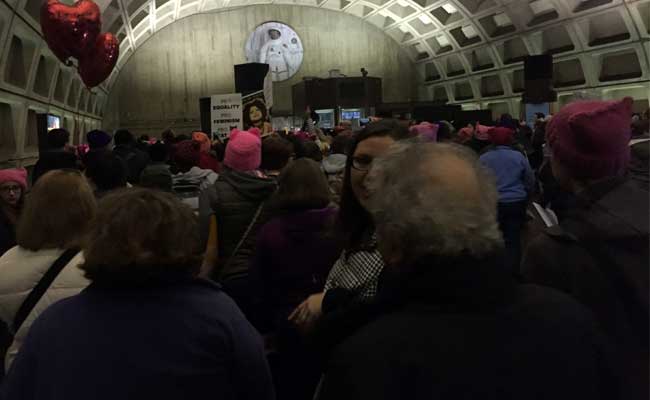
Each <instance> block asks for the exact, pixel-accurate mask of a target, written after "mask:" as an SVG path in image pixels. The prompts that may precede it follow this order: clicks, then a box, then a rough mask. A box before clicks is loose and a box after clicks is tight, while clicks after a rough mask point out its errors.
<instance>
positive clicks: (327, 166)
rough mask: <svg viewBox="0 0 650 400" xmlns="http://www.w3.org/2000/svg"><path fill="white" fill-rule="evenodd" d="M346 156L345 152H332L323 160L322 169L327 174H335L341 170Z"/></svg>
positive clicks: (346, 158)
mask: <svg viewBox="0 0 650 400" xmlns="http://www.w3.org/2000/svg"><path fill="white" fill-rule="evenodd" d="M347 160H348V157H347V156H346V155H345V154H332V155H331V156H328V157H326V158H325V159H324V160H323V170H324V171H325V173H326V174H327V175H336V174H340V173H342V172H343V170H344V169H345V163H346V162H347Z"/></svg>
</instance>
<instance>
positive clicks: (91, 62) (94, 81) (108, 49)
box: [79, 33, 120, 88]
mask: <svg viewBox="0 0 650 400" xmlns="http://www.w3.org/2000/svg"><path fill="white" fill-rule="evenodd" d="M119 56H120V43H119V42H118V40H117V38H116V37H115V36H114V35H113V34H112V33H102V34H101V35H99V36H97V40H96V41H95V46H94V47H92V48H91V49H89V50H88V51H87V52H86V53H85V54H83V55H82V56H81V58H80V59H79V75H81V80H83V82H84V84H85V85H86V87H88V88H91V87H94V86H97V85H99V84H100V83H102V82H104V80H106V78H108V76H109V75H110V74H111V71H113V68H114V67H115V63H116V62H117V58H118V57H119Z"/></svg>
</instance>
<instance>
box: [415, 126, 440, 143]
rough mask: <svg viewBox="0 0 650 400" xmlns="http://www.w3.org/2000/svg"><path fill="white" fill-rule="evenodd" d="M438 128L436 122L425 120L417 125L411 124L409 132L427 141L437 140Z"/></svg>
mask: <svg viewBox="0 0 650 400" xmlns="http://www.w3.org/2000/svg"><path fill="white" fill-rule="evenodd" d="M438 129H440V126H439V125H438V124H432V123H430V122H426V121H425V122H421V123H420V124H418V125H413V126H412V127H411V133H412V134H415V135H417V136H420V137H422V138H424V139H425V140H426V141H428V142H437V141H438Z"/></svg>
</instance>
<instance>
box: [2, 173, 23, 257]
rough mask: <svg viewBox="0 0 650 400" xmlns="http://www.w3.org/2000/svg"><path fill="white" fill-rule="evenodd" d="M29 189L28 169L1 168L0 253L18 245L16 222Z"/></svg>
mask: <svg viewBox="0 0 650 400" xmlns="http://www.w3.org/2000/svg"><path fill="white" fill-rule="evenodd" d="M26 189H27V171H25V170H24V169H22V168H20V169H3V170H0V255H2V254H4V253H5V252H6V251H7V250H9V249H10V248H12V247H14V246H15V245H16V224H17V223H18V216H19V215H20V210H21V209H22V207H23V199H24V197H25V191H26Z"/></svg>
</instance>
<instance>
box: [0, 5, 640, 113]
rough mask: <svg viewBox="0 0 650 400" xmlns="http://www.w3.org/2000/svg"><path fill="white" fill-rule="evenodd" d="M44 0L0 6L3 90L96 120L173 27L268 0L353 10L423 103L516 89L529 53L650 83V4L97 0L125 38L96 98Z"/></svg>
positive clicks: (577, 77) (567, 75) (570, 68)
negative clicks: (392, 49) (160, 34)
mask: <svg viewBox="0 0 650 400" xmlns="http://www.w3.org/2000/svg"><path fill="white" fill-rule="evenodd" d="M42 1H43V0H3V2H2V3H0V45H2V53H1V54H2V59H0V71H4V73H3V75H2V77H1V78H2V79H0V87H4V88H7V90H8V91H11V92H12V93H16V94H17V95H28V96H31V97H34V98H36V99H42V100H45V99H47V100H48V101H51V102H52V103H54V104H61V106H66V107H73V108H74V109H75V110H79V111H80V112H86V113H88V114H89V115H96V116H99V115H100V114H101V109H102V106H103V102H104V101H105V97H106V94H107V93H108V92H109V91H110V88H111V85H112V84H113V83H114V82H115V80H116V78H117V76H118V75H119V72H120V68H121V67H122V66H123V65H124V64H125V63H126V61H128V59H129V58H130V57H131V55H132V54H133V53H134V52H135V51H136V50H137V49H138V47H139V46H141V45H142V44H143V43H144V42H145V41H146V40H147V38H148V37H150V36H151V35H153V34H155V33H156V32H157V31H159V30H160V29H163V28H164V27H165V26H166V25H168V24H170V23H173V22H174V21H176V20H178V19H180V18H184V17H187V16H190V15H193V14H197V13H202V12H212V11H217V10H222V9H228V8H234V7H243V6H251V5H252V6H254V5H256V4H269V3H276V4H294V5H303V6H313V7H322V8H325V9H330V10H336V11H340V12H344V13H349V14H353V15H355V16H357V17H359V18H361V19H363V20H365V21H367V22H368V23H370V24H373V25H375V26H376V27H378V28H379V29H381V30H383V31H385V32H386V34H387V35H389V36H391V37H392V38H393V39H394V40H395V41H397V42H398V43H400V44H401V45H402V46H403V47H404V48H405V49H406V50H407V52H408V54H409V55H410V57H411V58H412V60H413V62H414V63H416V64H417V66H418V70H419V72H420V78H419V79H420V81H421V82H420V83H421V85H420V88H421V89H420V97H421V98H423V99H430V98H436V99H439V98H441V97H445V96H446V98H448V99H449V100H450V101H455V102H462V101H468V100H469V99H476V98H485V97H491V96H501V95H506V96H507V95H513V94H516V93H518V92H520V91H521V90H522V88H523V65H522V59H523V57H525V56H526V55H528V54H541V53H552V54H554V56H555V78H554V79H555V85H556V87H560V88H562V87H564V88H574V87H575V88H579V87H583V86H585V87H594V86H598V85H600V84H610V83H611V82H645V81H647V80H648V79H650V72H649V70H650V62H649V61H648V57H649V55H650V0H96V2H97V3H98V4H99V6H100V8H101V10H102V18H103V30H105V31H109V32H112V33H114V34H115V35H116V36H117V37H118V38H119V40H120V42H121V45H120V53H121V55H120V59H119V60H118V65H117V67H116V69H115V70H114V72H113V73H112V74H111V76H110V77H109V79H108V80H107V81H106V82H105V83H104V84H102V85H101V87H100V88H99V89H98V90H95V92H94V94H92V95H91V94H89V93H87V92H86V91H85V90H84V89H83V87H82V85H81V83H80V81H79V80H78V77H77V76H76V72H75V70H74V69H71V68H66V67H64V66H62V65H61V64H60V63H59V62H58V61H57V60H56V58H54V57H53V55H52V54H51V52H50V51H49V49H48V48H47V46H46V45H45V44H44V42H43V41H42V40H41V38H40V28H39V23H38V17H39V11H40V6H41V4H42ZM68 2H71V1H69V0H68Z"/></svg>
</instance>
